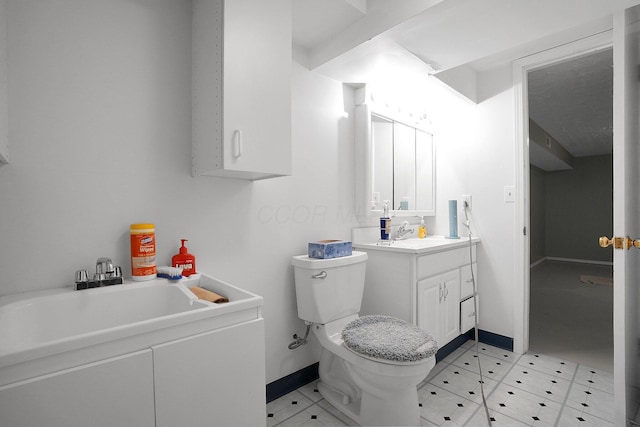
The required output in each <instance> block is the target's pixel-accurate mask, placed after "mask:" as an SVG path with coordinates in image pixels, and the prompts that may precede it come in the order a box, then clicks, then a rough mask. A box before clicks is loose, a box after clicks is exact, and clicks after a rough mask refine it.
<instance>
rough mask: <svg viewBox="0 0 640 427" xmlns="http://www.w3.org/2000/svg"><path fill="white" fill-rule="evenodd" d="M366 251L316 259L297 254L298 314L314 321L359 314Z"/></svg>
mask: <svg viewBox="0 0 640 427" xmlns="http://www.w3.org/2000/svg"><path fill="white" fill-rule="evenodd" d="M366 261H367V253H366V252H357V251H353V253H352V255H350V256H345V257H340V258H331V259H315V258H309V257H308V256H307V255H299V256H294V257H293V260H292V261H291V263H292V264H293V269H294V273H295V281H296V300H297V302H298V317H299V318H300V319H302V320H306V321H308V322H313V323H321V324H325V323H329V322H331V321H332V320H336V319H340V318H342V317H345V316H348V315H351V314H358V312H359V311H360V305H361V304H362V294H363V292H364V276H365V271H366Z"/></svg>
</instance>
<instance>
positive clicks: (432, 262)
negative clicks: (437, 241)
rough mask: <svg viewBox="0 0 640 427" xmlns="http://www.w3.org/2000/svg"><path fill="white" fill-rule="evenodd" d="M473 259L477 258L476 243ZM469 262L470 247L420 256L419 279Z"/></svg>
mask: <svg viewBox="0 0 640 427" xmlns="http://www.w3.org/2000/svg"><path fill="white" fill-rule="evenodd" d="M473 259H474V260H475V259H476V245H475V244H474V245H473ZM467 264H469V247H468V246H465V247H462V248H458V249H453V250H450V251H444V252H438V253H435V254H427V255H422V256H419V257H418V280H420V279H424V278H426V277H430V276H434V275H436V274H439V273H443V272H445V271H449V270H453V269H456V268H458V267H460V266H463V265H467Z"/></svg>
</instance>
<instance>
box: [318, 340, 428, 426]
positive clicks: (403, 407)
mask: <svg viewBox="0 0 640 427" xmlns="http://www.w3.org/2000/svg"><path fill="white" fill-rule="evenodd" d="M431 363H434V362H433V361H431ZM432 367H433V365H432V364H428V365H426V366H424V368H422V369H424V371H423V372H422V373H421V374H419V375H417V376H415V375H412V376H409V377H401V378H402V379H400V377H394V378H390V377H385V376H378V375H374V376H371V375H370V374H367V373H366V372H363V371H360V369H358V368H357V367H355V366H353V365H351V364H350V363H349V362H346V361H344V360H342V359H341V358H339V357H336V356H335V355H334V354H333V353H331V352H330V351H327V350H326V349H322V353H321V356H320V367H319V373H320V382H319V383H318V391H319V392H320V394H321V395H322V397H323V398H324V399H325V400H326V401H327V402H329V403H330V404H331V405H333V406H334V407H335V408H336V409H338V410H339V411H340V412H342V413H343V414H345V415H346V416H348V417H349V418H351V419H353V420H354V421H355V422H357V423H358V424H360V425H363V426H390V425H392V426H418V425H420V409H419V407H418V389H417V383H419V382H420V381H422V379H424V377H426V376H427V374H428V372H429V370H431V368H432ZM422 369H421V370H422ZM390 383H395V384H396V385H395V387H392V388H391V389H390V388H389V387H388V386H389V384H390Z"/></svg>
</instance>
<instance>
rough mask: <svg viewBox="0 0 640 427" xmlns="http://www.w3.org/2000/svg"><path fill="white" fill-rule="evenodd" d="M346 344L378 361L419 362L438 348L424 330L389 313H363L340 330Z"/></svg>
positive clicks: (358, 352)
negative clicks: (365, 314) (388, 314)
mask: <svg viewBox="0 0 640 427" xmlns="http://www.w3.org/2000/svg"><path fill="white" fill-rule="evenodd" d="M342 339H343V341H344V345H345V347H347V348H348V349H349V350H351V351H353V352H355V353H357V354H358V355H360V356H364V357H366V358H367V359H371V360H374V361H380V362H387V363H389V362H391V363H394V362H395V363H398V362H400V363H406V362H419V361H421V360H423V359H426V358H429V357H431V356H433V355H435V353H436V352H437V351H438V344H437V343H436V341H435V340H434V339H433V337H432V336H431V335H429V334H428V333H427V332H426V331H424V330H422V329H420V328H418V327H417V326H415V325H412V324H410V323H408V322H405V321H404V320H402V319H398V318H395V317H391V316H381V315H371V316H362V317H358V318H357V319H355V320H353V321H351V322H349V323H348V324H347V325H346V326H345V327H344V329H343V330H342Z"/></svg>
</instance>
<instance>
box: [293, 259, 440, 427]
mask: <svg viewBox="0 0 640 427" xmlns="http://www.w3.org/2000/svg"><path fill="white" fill-rule="evenodd" d="M366 259H367V254H366V253H364V252H354V253H353V255H351V256H348V257H343V258H337V259H329V260H317V259H311V258H309V257H307V256H297V257H294V259H293V261H292V263H293V265H294V270H295V276H296V298H297V302H298V316H299V317H300V318H301V319H303V320H306V321H308V322H311V323H312V331H313V333H314V335H315V336H316V337H317V339H318V341H319V342H320V344H321V346H322V351H321V355H320V364H319V374H320V382H319V383H318V391H319V392H320V394H321V395H322V396H323V397H324V398H325V399H326V400H327V401H328V402H329V403H331V404H332V405H333V406H334V407H336V408H337V409H338V410H340V411H341V412H342V413H344V414H345V415H347V416H348V417H350V418H351V419H353V420H354V421H356V422H357V423H358V424H360V425H367V426H374V425H378V426H389V425H393V426H401V425H404V426H415V425H420V411H419V405H418V391H417V386H418V384H419V383H420V382H421V381H422V380H423V379H424V378H426V376H427V375H428V374H429V371H430V370H431V369H432V368H433V366H434V365H435V352H436V351H437V344H436V343H435V341H434V340H433V338H431V336H429V335H428V334H427V333H426V332H424V331H421V330H419V329H418V328H417V327H416V326H413V325H410V324H408V323H407V322H404V321H402V320H400V319H395V318H391V317H387V316H363V317H359V316H358V312H359V311H360V304H361V301H362V293H363V290H364V271H365V261H366ZM390 328H391V329H390ZM405 332H407V333H406V334H405ZM399 336H402V337H403V338H402V339H401V340H398V337H399ZM354 337H355V338H354ZM345 338H346V339H347V341H346V342H345ZM358 340H361V341H363V342H364V343H365V344H366V345H365V346H364V347H367V348H361V347H363V346H359V345H357V344H358V343H357V341H358ZM397 342H401V343H402V344H403V347H402V348H397V346H396V345H395V344H394V343H397ZM370 343H373V346H372V345H369V344H370Z"/></svg>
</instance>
